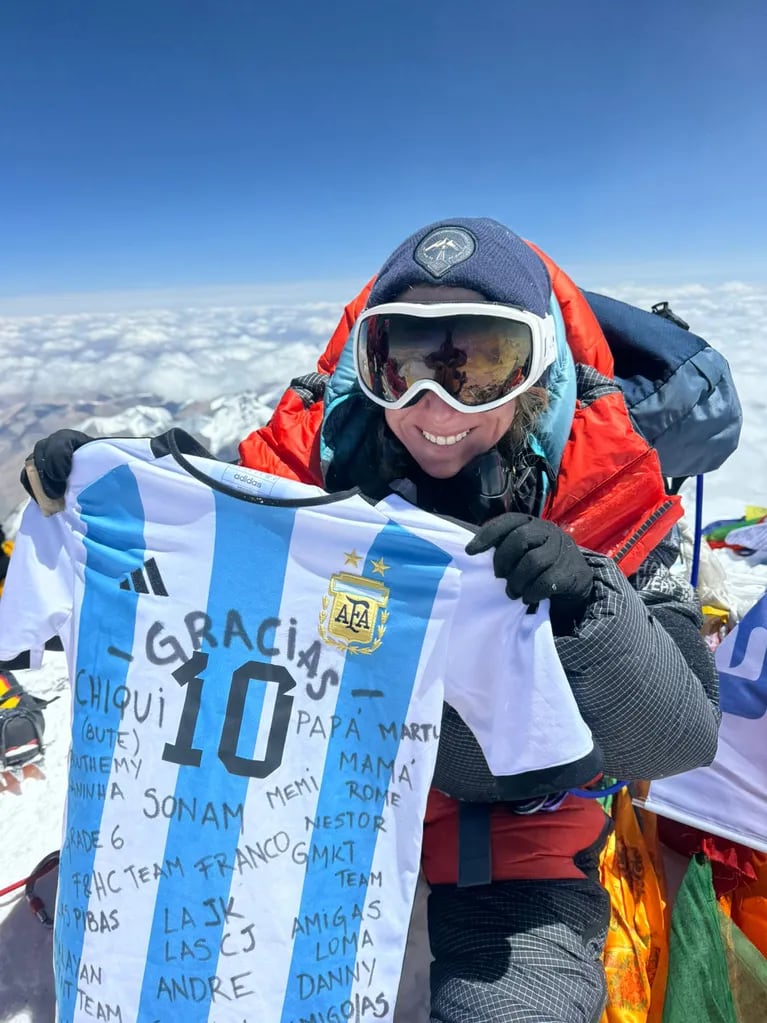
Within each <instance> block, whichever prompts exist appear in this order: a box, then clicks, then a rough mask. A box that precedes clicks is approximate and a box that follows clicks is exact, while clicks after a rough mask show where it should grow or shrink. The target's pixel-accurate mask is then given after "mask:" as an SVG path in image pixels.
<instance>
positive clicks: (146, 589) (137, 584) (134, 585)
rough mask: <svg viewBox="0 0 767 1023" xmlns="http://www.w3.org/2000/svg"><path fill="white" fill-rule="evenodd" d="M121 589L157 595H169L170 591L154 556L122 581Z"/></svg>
mask: <svg viewBox="0 0 767 1023" xmlns="http://www.w3.org/2000/svg"><path fill="white" fill-rule="evenodd" d="M120 589H121V590H133V591H134V593H154V595H155V596H156V597H167V596H168V591H167V590H166V589H165V583H164V582H163V581H162V576H161V575H160V570H159V568H158V567H157V562H156V561H155V560H154V558H149V560H148V561H145V562H144V567H143V569H142V568H137V569H135V570H134V571H133V572H131V574H130V576H129V577H128V578H127V579H123V580H122V582H121V583H120Z"/></svg>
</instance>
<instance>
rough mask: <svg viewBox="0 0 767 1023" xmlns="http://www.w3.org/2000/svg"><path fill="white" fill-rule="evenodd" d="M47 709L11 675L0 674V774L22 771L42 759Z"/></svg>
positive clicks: (44, 701) (8, 673)
mask: <svg viewBox="0 0 767 1023" xmlns="http://www.w3.org/2000/svg"><path fill="white" fill-rule="evenodd" d="M47 705H48V701H47V700H41V699H39V698H38V697H36V696H32V695H31V694H30V693H28V692H27V691H26V690H25V689H24V687H23V686H21V685H19V683H18V682H17V681H16V678H15V676H14V675H13V674H12V672H10V671H0V770H9V769H12V768H16V767H22V766H23V765H24V764H28V763H30V762H31V761H33V760H38V759H39V758H40V757H41V756H42V754H43V751H44V746H43V732H44V730H45V720H44V718H43V708H44V707H47Z"/></svg>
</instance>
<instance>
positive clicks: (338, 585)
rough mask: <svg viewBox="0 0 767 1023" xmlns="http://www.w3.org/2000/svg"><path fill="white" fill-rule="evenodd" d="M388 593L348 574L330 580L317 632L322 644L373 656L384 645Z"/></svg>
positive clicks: (387, 614)
mask: <svg viewBox="0 0 767 1023" xmlns="http://www.w3.org/2000/svg"><path fill="white" fill-rule="evenodd" d="M388 602H389V589H388V587H386V586H384V584H383V583H379V582H378V581H377V580H375V579H367V578H366V577H365V576H364V575H354V574H353V573H351V572H336V573H335V575H332V576H331V577H330V583H329V586H328V592H327V594H326V595H325V596H324V597H323V598H322V610H321V611H320V621H319V631H320V635H321V636H322V638H323V640H324V641H325V642H326V643H329V644H330V645H331V646H334V647H337V648H338V649H339V650H345V651H346V652H347V653H350V654H372V653H373V651H374V650H377V649H378V648H379V646H380V645H381V642H382V641H383V637H384V633H385V632H386V622H387V621H388V618H389V612H388V610H387V604H388Z"/></svg>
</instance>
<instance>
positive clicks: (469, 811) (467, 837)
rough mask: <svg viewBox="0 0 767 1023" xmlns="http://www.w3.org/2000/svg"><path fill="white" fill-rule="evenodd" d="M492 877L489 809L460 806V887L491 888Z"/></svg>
mask: <svg viewBox="0 0 767 1023" xmlns="http://www.w3.org/2000/svg"><path fill="white" fill-rule="evenodd" d="M492 877H493V865H492V854H491V848H490V805H489V804H488V803H459V804H458V887H459V888H470V887H474V886H476V885H480V884H490V882H491V880H492Z"/></svg>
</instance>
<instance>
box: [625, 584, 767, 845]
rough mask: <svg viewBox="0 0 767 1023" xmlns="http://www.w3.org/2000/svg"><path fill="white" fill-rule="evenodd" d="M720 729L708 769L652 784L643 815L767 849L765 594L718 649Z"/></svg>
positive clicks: (766, 636)
mask: <svg viewBox="0 0 767 1023" xmlns="http://www.w3.org/2000/svg"><path fill="white" fill-rule="evenodd" d="M716 664H717V667H718V669H719V680H720V700H721V707H722V724H721V728H720V730H719V749H718V751H717V755H716V759H715V760H714V762H713V764H711V766H710V767H701V768H698V769H697V770H695V771H688V772H687V773H686V774H681V775H677V776H676V777H674V778H666V779H663V780H662V781H655V782H653V783H652V785H651V786H650V794H649V796H648V798H647V800H646V801H645V806H646V807H647V808H648V809H649V810H653V811H654V812H656V813H659V814H662V815H663V816H665V817H670V818H672V819H673V820H677V821H681V822H682V823H684V824H690V825H692V826H693V827H696V828H701V829H702V830H703V831H708V832H710V833H712V834H714V835H723V836H724V837H725V838H731V839H733V840H734V841H736V842H741V843H743V844H744V845H747V846H750V847H751V848H753V849H760V850H761V851H763V852H767V594H765V595H764V596H763V597H762V598H761V599H760V600H759V601H757V603H756V604H755V605H754V606H753V607H752V608H751V609H750V611H749V612H748V613H747V614H746V615H745V616H744V617H743V619H742V620H741V621H740V622H739V623H738V625H737V626H736V627H735V628H734V629H733V630H732V632H731V633H730V634H729V635H728V636H727V637H726V638H725V639H724V640H723V642H722V643H721V645H720V646H719V647H718V648H717V651H716Z"/></svg>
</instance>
